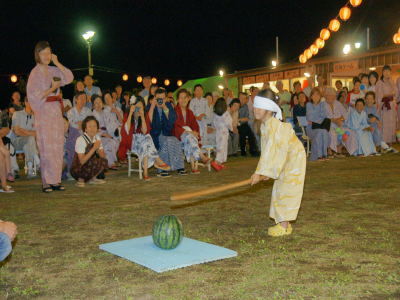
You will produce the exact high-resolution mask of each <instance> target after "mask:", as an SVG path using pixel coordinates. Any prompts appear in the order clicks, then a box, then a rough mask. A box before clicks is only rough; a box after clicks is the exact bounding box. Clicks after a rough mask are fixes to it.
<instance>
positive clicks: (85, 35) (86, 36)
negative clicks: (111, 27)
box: [82, 31, 96, 41]
mask: <svg viewBox="0 0 400 300" xmlns="http://www.w3.org/2000/svg"><path fill="white" fill-rule="evenodd" d="M95 33H96V32H94V31H87V32H85V33H84V34H82V37H83V38H84V39H85V41H87V40H90V39H91V38H92V37H93V36H94V34H95Z"/></svg>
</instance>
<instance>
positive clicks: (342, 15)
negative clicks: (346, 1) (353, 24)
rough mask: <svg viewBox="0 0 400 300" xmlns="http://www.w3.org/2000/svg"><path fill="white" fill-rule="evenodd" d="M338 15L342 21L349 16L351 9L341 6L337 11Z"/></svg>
mask: <svg viewBox="0 0 400 300" xmlns="http://www.w3.org/2000/svg"><path fill="white" fill-rule="evenodd" d="M339 16H340V18H341V19H342V20H343V21H347V20H348V19H350V17H351V9H350V8H348V7H347V6H343V7H342V8H341V9H340V11H339Z"/></svg>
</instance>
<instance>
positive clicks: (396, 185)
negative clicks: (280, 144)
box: [0, 154, 400, 300]
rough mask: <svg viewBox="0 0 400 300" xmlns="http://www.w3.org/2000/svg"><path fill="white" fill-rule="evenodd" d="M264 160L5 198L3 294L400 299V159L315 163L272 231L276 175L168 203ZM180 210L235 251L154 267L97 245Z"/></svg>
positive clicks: (33, 188)
mask: <svg viewBox="0 0 400 300" xmlns="http://www.w3.org/2000/svg"><path fill="white" fill-rule="evenodd" d="M256 163H257V160H256V159H252V158H247V159H241V158H236V159H232V160H230V162H229V163H228V164H227V165H228V167H229V168H228V169H227V170H226V171H223V172H221V173H220V174H217V173H215V172H211V173H208V172H207V171H206V170H204V171H202V173H201V174H200V175H189V176H186V177H177V176H173V177H171V178H154V179H153V180H152V181H150V182H141V181H139V180H138V178H137V177H132V178H128V177H127V176H126V172H125V170H124V171H119V172H116V173H111V174H110V175H109V176H108V183H107V184H106V185H103V186H88V187H86V188H84V189H79V188H77V187H75V186H74V185H73V183H67V184H66V187H67V188H68V190H67V191H66V192H65V193H53V194H50V195H45V194H43V193H41V192H40V182H39V180H34V181H29V182H28V181H25V180H19V181H18V183H16V184H15V185H14V187H15V190H16V191H17V192H16V193H14V194H10V195H6V194H0V218H2V219H5V220H12V221H14V222H15V223H17V224H18V229H19V235H18V239H17V241H16V243H15V248H14V252H13V254H12V256H11V257H9V259H7V261H6V262H5V263H3V264H2V265H1V266H0V299H20V298H33V297H37V298H40V299H146V300H147V299H313V298H316V299H321V298H323V299H361V298H362V299H400V155H398V154H388V155H384V156H381V157H371V158H344V159H336V160H330V161H327V162H315V163H309V164H308V166H307V176H306V183H305V190H304V197H303V202H302V207H301V210H300V213H299V216H298V220H297V222H296V223H295V224H294V232H293V234H292V235H291V236H288V237H283V238H270V237H268V236H267V234H266V230H267V228H268V226H270V225H272V224H273V222H272V221H271V220H270V219H269V217H268V211H269V201H270V194H271V188H272V182H265V183H262V184H259V185H258V186H256V187H252V188H241V189H238V190H235V191H232V192H230V193H229V194H223V195H218V196H216V197H214V198H210V197H208V198H201V199H197V200H196V201H190V202H179V204H175V205H176V206H174V207H171V203H170V201H168V198H169V196H170V194H171V193H173V192H183V191H190V190H196V189H199V188H205V187H210V186H216V185H219V184H223V183H230V182H234V181H238V180H243V179H247V178H248V177H249V176H250V175H251V174H252V171H253V170H254V168H255V166H256ZM164 214H175V215H177V216H178V217H179V218H180V219H181V220H182V222H183V225H184V228H185V234H186V236H188V237H191V238H194V239H198V240H201V241H205V242H210V243H214V244H216V245H220V246H223V247H227V248H230V249H232V250H235V251H237V252H238V253H239V255H238V257H236V258H232V259H227V260H222V261H217V262H213V263H208V264H202V265H196V266H192V267H188V268H184V269H179V270H175V271H170V272H165V273H162V274H157V273H154V272H153V271H150V270H148V269H145V268H143V267H141V266H139V265H136V264H133V263H131V262H128V261H126V260H124V259H121V258H118V257H116V256H113V255H111V254H108V253H106V252H103V251H100V250H99V249H98V246H99V244H102V243H107V242H112V241H117V240H123V239H129V238H134V237H140V236H144V235H149V234H151V228H152V224H153V222H154V220H155V219H156V218H157V217H158V216H160V215H164Z"/></svg>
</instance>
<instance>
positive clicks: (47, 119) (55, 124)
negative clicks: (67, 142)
mask: <svg viewBox="0 0 400 300" xmlns="http://www.w3.org/2000/svg"><path fill="white" fill-rule="evenodd" d="M34 53H35V61H36V63H37V64H36V66H35V67H34V68H33V69H32V71H31V73H30V75H29V79H28V85H27V95H28V99H29V103H30V104H31V106H32V109H33V112H34V113H35V128H36V140H37V144H38V147H39V153H40V170H41V174H42V184H43V189H42V191H43V192H45V193H50V192H52V191H64V190H65V188H64V186H62V185H61V173H62V166H63V156H64V149H63V147H64V121H63V116H62V112H63V104H62V103H63V102H62V99H61V97H60V94H59V93H60V87H61V86H64V85H67V84H69V83H71V82H72V80H73V79H74V75H73V74H72V72H71V71H70V70H69V69H67V68H66V67H64V66H63V65H62V64H61V63H60V62H59V61H58V58H57V56H56V55H55V54H53V53H52V52H51V48H50V45H49V43H48V42H45V41H41V42H38V43H37V44H36V47H35V51H34ZM50 62H53V64H55V65H56V66H55V67H53V66H49V64H50Z"/></svg>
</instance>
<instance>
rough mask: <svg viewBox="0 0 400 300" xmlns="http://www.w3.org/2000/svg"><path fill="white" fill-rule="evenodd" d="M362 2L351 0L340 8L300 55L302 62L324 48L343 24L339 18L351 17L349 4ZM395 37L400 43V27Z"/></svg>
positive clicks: (356, 4)
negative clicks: (326, 26)
mask: <svg viewBox="0 0 400 300" xmlns="http://www.w3.org/2000/svg"><path fill="white" fill-rule="evenodd" d="M361 3H362V0H350V1H349V2H347V3H346V5H345V6H343V7H342V8H341V9H340V11H339V14H338V15H337V16H336V18H334V19H332V20H331V21H330V22H329V25H328V28H323V29H322V30H321V32H320V34H319V38H317V39H316V40H315V42H314V43H313V44H312V45H311V46H310V47H309V48H308V49H306V50H304V52H303V53H302V54H300V56H299V61H300V63H302V64H305V63H306V62H307V61H308V60H309V59H310V58H311V57H313V56H315V55H317V54H318V52H319V50H321V49H322V48H324V46H325V42H326V41H327V40H329V38H330V37H331V33H333V32H338V31H339V29H340V26H341V23H340V21H339V18H340V20H342V21H343V22H346V21H347V20H348V19H350V17H351V9H350V7H349V4H351V6H353V7H358V6H360V5H361ZM395 37H396V34H395V36H394V37H393V40H398V43H399V44H400V29H399V33H397V37H396V38H395ZM395 43H396V41H395Z"/></svg>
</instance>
